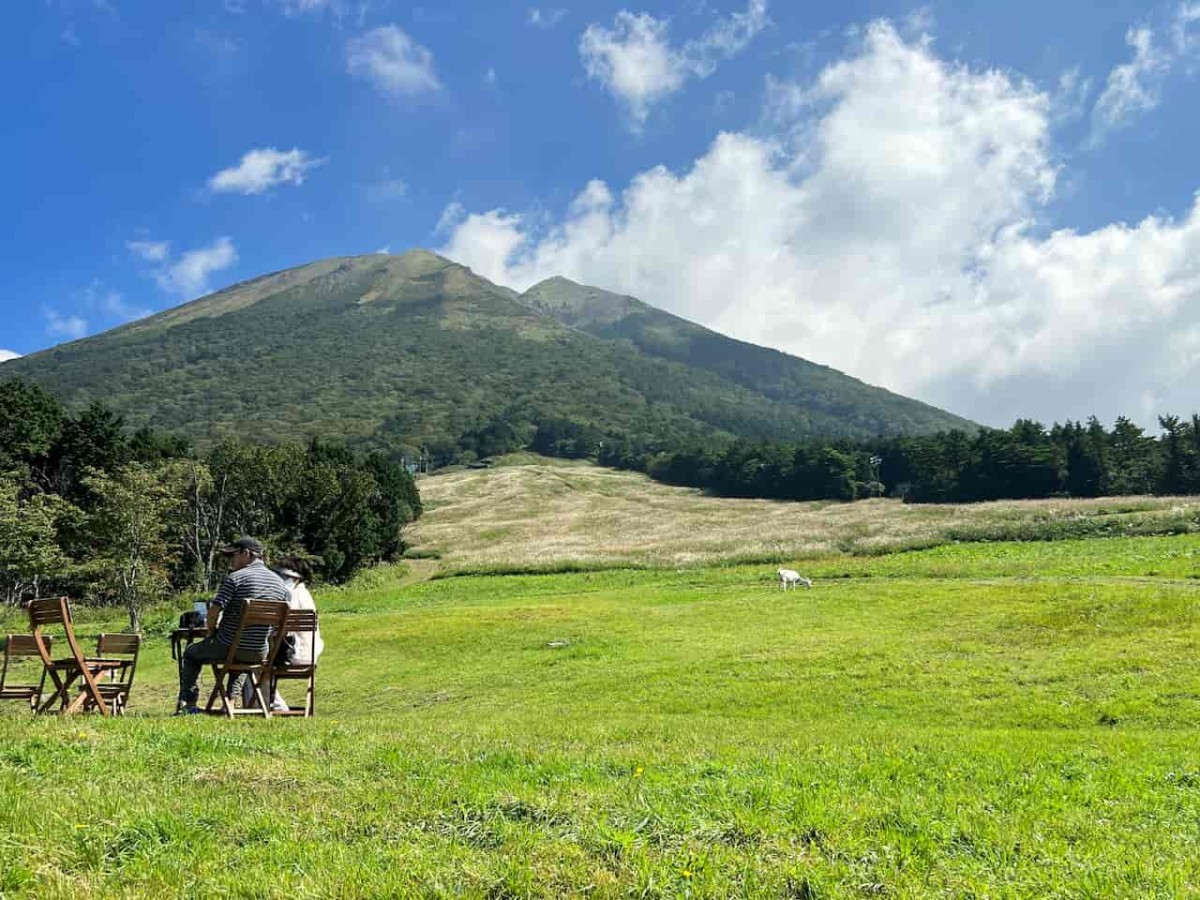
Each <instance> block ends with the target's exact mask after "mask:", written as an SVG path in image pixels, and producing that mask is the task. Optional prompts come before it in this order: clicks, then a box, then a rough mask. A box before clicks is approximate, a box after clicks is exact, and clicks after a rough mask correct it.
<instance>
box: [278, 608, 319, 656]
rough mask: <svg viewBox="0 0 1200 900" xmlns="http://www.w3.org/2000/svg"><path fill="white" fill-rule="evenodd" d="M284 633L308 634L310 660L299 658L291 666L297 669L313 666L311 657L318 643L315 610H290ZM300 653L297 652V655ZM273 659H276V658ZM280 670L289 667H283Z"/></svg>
mask: <svg viewBox="0 0 1200 900" xmlns="http://www.w3.org/2000/svg"><path fill="white" fill-rule="evenodd" d="M284 631H285V632H287V633H288V634H304V633H307V634H308V641H307V642H306V643H307V645H308V652H309V656H310V658H309V659H300V658H299V657H297V658H296V659H293V660H292V662H291V663H290V665H292V666H297V667H300V666H311V665H313V660H312V659H311V655H312V653H313V648H314V647H315V646H316V643H317V611H316V610H315V609H289V610H288V614H287V622H286V623H285V624H284ZM299 652H300V651H299V650H297V653H299ZM271 658H272V659H274V657H271ZM280 668H287V667H286V666H281V667H280Z"/></svg>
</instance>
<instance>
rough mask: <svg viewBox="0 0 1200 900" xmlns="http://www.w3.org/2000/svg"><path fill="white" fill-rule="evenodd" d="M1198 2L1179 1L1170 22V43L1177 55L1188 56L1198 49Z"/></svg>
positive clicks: (1199, 32)
mask: <svg viewBox="0 0 1200 900" xmlns="http://www.w3.org/2000/svg"><path fill="white" fill-rule="evenodd" d="M1198 25H1200V3H1197V2H1192V3H1180V4H1179V8H1178V9H1177V10H1176V12H1175V19H1174V21H1173V22H1172V23H1171V44H1172V46H1173V47H1174V50H1175V54H1176V55H1177V56H1189V55H1191V54H1193V53H1195V52H1196V51H1197V50H1198V49H1200V27H1196V26H1198Z"/></svg>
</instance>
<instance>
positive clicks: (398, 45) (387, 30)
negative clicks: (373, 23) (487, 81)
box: [346, 25, 441, 97]
mask: <svg viewBox="0 0 1200 900" xmlns="http://www.w3.org/2000/svg"><path fill="white" fill-rule="evenodd" d="M346 68H347V71H349V72H350V74H351V75H357V76H359V77H361V78H366V79H367V80H369V81H371V82H373V83H374V84H375V86H376V87H377V88H379V89H380V90H381V91H384V92H385V93H388V94H394V95H396V96H401V97H405V96H407V97H411V96H416V95H418V94H423V93H426V92H428V91H436V90H438V89H439V88H440V87H441V84H440V83H439V82H438V79H437V75H436V74H435V73H434V70H433V54H432V53H430V52H429V50H427V49H426V48H424V47H422V46H421V45H420V44H418V43H416V41H414V40H413V39H412V38H411V37H409V36H408V35H407V34H405V32H404V30H403V29H401V28H400V27H398V26H396V25H384V26H381V27H379V28H375V29H373V30H371V31H368V32H367V33H366V34H363V35H361V36H359V37H355V38H351V39H350V40H349V41H348V42H347V43H346Z"/></svg>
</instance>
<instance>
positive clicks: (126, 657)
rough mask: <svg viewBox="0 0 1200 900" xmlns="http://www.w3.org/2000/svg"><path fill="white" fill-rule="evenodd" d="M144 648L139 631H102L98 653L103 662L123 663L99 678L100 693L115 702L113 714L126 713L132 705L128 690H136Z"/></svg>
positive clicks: (112, 702)
mask: <svg viewBox="0 0 1200 900" xmlns="http://www.w3.org/2000/svg"><path fill="white" fill-rule="evenodd" d="M141 648H142V637H141V635H138V634H101V635H100V637H99V638H98V639H97V640H96V656H97V657H99V659H100V660H103V661H104V662H115V663H119V664H120V665H119V667H117V668H112V669H109V670H108V673H107V675H108V677H107V678H99V679H97V681H96V687H98V688H99V689H100V695H101V696H102V697H104V699H105V700H107V701H109V703H110V704H112V711H113V715H117V716H121V715H124V714H125V708H126V707H127V706H128V705H129V692H130V691H131V690H133V676H134V675H135V674H136V673H137V662H138V653H139V651H140V650H141Z"/></svg>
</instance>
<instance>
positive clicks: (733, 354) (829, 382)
mask: <svg viewBox="0 0 1200 900" xmlns="http://www.w3.org/2000/svg"><path fill="white" fill-rule="evenodd" d="M521 299H522V301H524V302H525V303H527V304H529V305H530V306H532V307H533V308H534V309H536V310H538V311H540V312H544V313H546V314H548V315H551V316H554V317H555V318H556V319H558V320H559V321H560V322H562V323H563V324H564V325H569V326H570V327H572V328H576V329H578V330H580V331H583V332H586V333H588V334H591V335H595V336H596V337H599V338H604V339H606V340H618V341H625V342H628V343H629V344H632V345H633V346H634V347H635V348H637V349H638V350H639V351H641V352H642V353H644V354H646V355H647V356H652V357H656V358H658V359H665V360H670V361H672V362H677V363H682V364H684V365H686V366H689V367H692V368H695V369H701V370H703V371H706V372H711V373H713V374H715V375H717V376H719V377H720V378H721V379H723V380H725V381H729V382H732V383H734V384H738V385H741V386H742V387H745V388H748V389H749V390H752V391H754V392H755V393H757V394H761V395H762V396H764V397H767V398H769V399H771V400H776V401H779V402H782V403H787V404H789V405H790V406H795V407H799V408H801V409H803V410H805V412H806V413H807V415H808V417H809V421H810V423H811V427H812V428H813V430H814V431H816V432H818V433H821V434H833V435H837V434H851V433H853V434H857V435H875V434H879V433H896V432H901V433H905V434H920V433H924V432H928V431H931V430H937V429H939V428H940V429H946V428H964V429H967V430H972V431H973V430H974V429H975V428H976V426H975V425H974V424H973V423H970V422H968V421H966V420H965V419H960V418H957V417H954V416H950V415H949V414H947V413H945V412H942V411H941V410H938V409H936V408H934V407H932V406H928V405H926V404H924V403H920V402H918V401H916V400H910V399H908V398H907V397H902V396H900V395H899V394H893V393H891V392H890V391H887V390H884V389H883V388H877V387H872V386H871V385H869V384H865V383H864V382H861V381H859V380H857V379H855V378H850V377H849V376H847V375H844V374H843V373H841V372H839V371H837V369H831V368H829V367H828V366H821V365H817V364H816V363H812V362H809V361H808V360H805V359H800V358H799V357H796V356H790V355H788V354H787V353H781V352H780V351H778V350H771V349H769V348H767V347H759V346H758V345H756V344H749V343H746V342H745V341H739V340H736V339H734V338H731V337H726V336H725V335H723V334H719V333H718V332H715V331H711V330H709V329H707V328H704V327H703V326H701V325H697V324H696V323H695V322H689V321H688V320H687V319H681V318H679V316H674V315H671V313H668V312H664V311H663V310H661V309H657V308H655V307H653V306H650V305H649V304H647V303H643V302H642V301H640V300H638V299H636V298H634V297H627V296H624V295H621V294H614V293H612V292H610V291H605V290H601V289H600V288H594V287H588V286H587V285H583V284H577V283H575V282H574V281H571V280H569V279H567V278H563V277H561V276H555V277H554V278H548V279H546V280H545V281H543V282H541V283H539V284H536V285H534V286H533V287H531V288H530V289H529V290H528V291H526V292H525V293H524V294H523V295H521ZM933 423H936V424H933Z"/></svg>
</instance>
